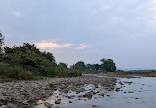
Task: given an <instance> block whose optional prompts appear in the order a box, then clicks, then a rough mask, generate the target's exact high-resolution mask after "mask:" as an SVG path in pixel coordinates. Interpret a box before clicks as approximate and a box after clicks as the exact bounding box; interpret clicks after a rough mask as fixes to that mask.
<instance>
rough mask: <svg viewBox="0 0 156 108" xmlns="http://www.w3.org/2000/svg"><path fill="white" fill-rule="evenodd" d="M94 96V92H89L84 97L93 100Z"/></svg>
mask: <svg viewBox="0 0 156 108" xmlns="http://www.w3.org/2000/svg"><path fill="white" fill-rule="evenodd" d="M92 96H93V94H92V92H88V93H86V94H85V95H84V97H87V98H88V99H91V98H92Z"/></svg>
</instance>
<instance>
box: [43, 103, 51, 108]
mask: <svg viewBox="0 0 156 108" xmlns="http://www.w3.org/2000/svg"><path fill="white" fill-rule="evenodd" d="M44 106H46V107H48V108H51V107H52V104H50V103H48V102H44Z"/></svg>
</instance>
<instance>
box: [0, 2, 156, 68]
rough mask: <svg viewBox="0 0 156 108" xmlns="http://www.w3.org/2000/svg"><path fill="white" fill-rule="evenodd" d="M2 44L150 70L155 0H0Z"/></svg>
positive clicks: (155, 46) (155, 58)
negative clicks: (28, 45)
mask: <svg viewBox="0 0 156 108" xmlns="http://www.w3.org/2000/svg"><path fill="white" fill-rule="evenodd" d="M0 31H1V32H2V34H3V35H4V36H5V45H7V46H13V45H22V43H24V42H28V43H32V44H35V45H36V46H37V47H38V48H39V49H40V50H42V51H43V50H45V51H49V52H52V53H53V55H54V56H55V58H56V61H57V63H58V62H65V63H68V64H69V65H72V64H74V63H76V62H77V61H84V62H85V63H91V64H92V63H100V59H102V58H111V59H113V60H114V62H115V63H116V66H117V68H118V69H149V68H154V69H156V0H0Z"/></svg>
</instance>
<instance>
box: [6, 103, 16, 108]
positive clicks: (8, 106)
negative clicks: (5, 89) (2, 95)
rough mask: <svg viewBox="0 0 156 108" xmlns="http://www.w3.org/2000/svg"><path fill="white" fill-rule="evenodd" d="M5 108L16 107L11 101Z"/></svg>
mask: <svg viewBox="0 0 156 108" xmlns="http://www.w3.org/2000/svg"><path fill="white" fill-rule="evenodd" d="M7 108H17V107H16V106H15V105H14V104H12V103H8V104H7Z"/></svg>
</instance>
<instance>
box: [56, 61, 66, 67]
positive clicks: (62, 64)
mask: <svg viewBox="0 0 156 108" xmlns="http://www.w3.org/2000/svg"><path fill="white" fill-rule="evenodd" d="M58 66H59V67H63V68H68V65H67V64H66V63H62V62H60V63H59V64H58Z"/></svg>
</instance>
